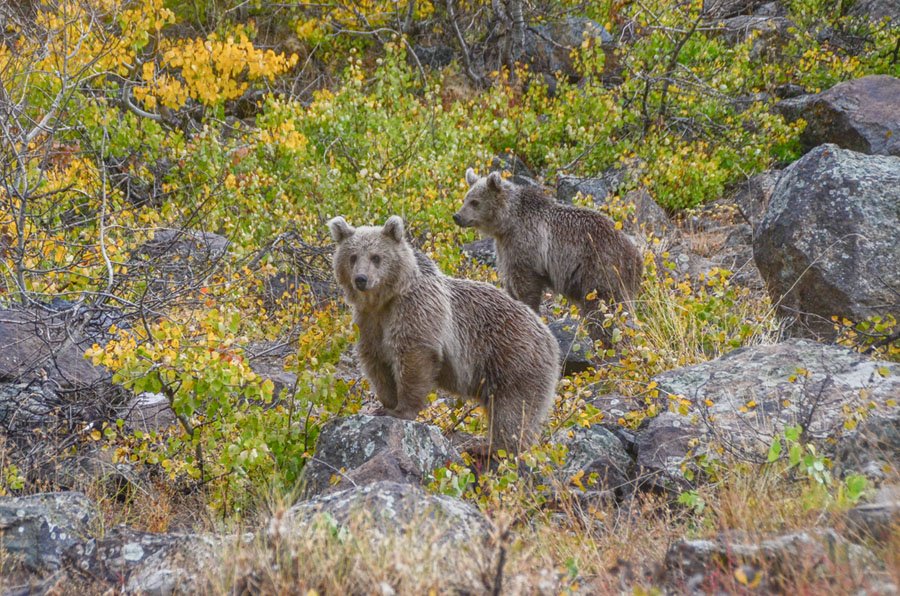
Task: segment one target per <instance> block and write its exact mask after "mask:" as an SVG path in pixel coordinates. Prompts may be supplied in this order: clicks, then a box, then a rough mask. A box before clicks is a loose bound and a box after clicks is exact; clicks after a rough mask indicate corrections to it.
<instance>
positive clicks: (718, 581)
mask: <svg viewBox="0 0 900 596" xmlns="http://www.w3.org/2000/svg"><path fill="white" fill-rule="evenodd" d="M875 561H876V560H875V557H874V555H873V554H872V553H871V552H870V551H868V550H867V549H865V548H863V547H861V546H858V545H856V544H852V543H850V542H848V541H847V540H846V539H844V538H843V537H842V536H841V535H840V534H838V533H837V532H835V531H834V530H832V529H830V528H827V529H823V530H813V531H806V532H793V533H790V534H784V535H781V536H770V537H768V538H765V539H763V540H757V539H754V538H752V537H749V536H741V535H739V534H736V533H735V534H733V535H728V534H725V535H720V536H719V537H717V538H716V539H715V540H688V539H682V540H679V541H677V542H675V544H673V545H672V546H671V547H669V550H668V552H667V553H666V559H665V563H664V572H663V577H664V581H665V583H666V584H667V585H668V586H670V587H671V589H673V590H674V591H675V592H676V593H723V590H727V589H728V587H729V586H730V587H732V589H733V588H734V587H735V583H734V582H733V581H732V578H734V577H736V576H738V574H739V573H743V575H744V576H745V577H746V579H747V582H746V583H748V584H751V585H754V586H755V587H756V590H757V591H758V592H759V593H761V594H765V593H771V592H772V591H775V592H781V591H782V589H783V588H784V585H782V584H780V583H778V582H780V581H786V582H788V584H790V583H791V580H792V578H793V579H800V578H794V577H793V576H795V574H797V573H806V572H810V571H814V570H817V569H819V570H827V569H829V568H833V566H834V565H835V564H838V565H842V566H843V565H847V566H850V567H851V568H852V569H853V570H854V571H863V570H865V569H869V568H875V566H876V562H875Z"/></svg>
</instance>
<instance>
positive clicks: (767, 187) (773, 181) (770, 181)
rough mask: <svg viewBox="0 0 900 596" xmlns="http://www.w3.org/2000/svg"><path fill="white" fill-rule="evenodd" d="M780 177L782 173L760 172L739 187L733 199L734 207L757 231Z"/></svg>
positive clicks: (774, 171)
mask: <svg viewBox="0 0 900 596" xmlns="http://www.w3.org/2000/svg"><path fill="white" fill-rule="evenodd" d="M780 177H781V172H780V171H778V170H767V171H765V172H760V173H759V174H756V175H755V176H751V177H750V178H748V179H747V181H746V182H743V183H741V184H740V185H738V187H737V189H736V190H735V193H734V195H733V196H732V197H731V200H732V201H733V203H734V205H735V206H736V207H737V208H738V209H739V210H740V213H741V217H743V218H744V221H746V222H747V223H748V224H749V225H750V226H751V227H752V228H754V229H755V228H756V226H757V225H759V222H760V221H762V218H763V216H765V214H766V209H767V208H768V206H769V201H770V200H771V199H772V192H773V191H774V190H775V186H776V185H777V184H778V179H779V178H780Z"/></svg>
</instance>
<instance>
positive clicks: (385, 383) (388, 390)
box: [363, 357, 397, 410]
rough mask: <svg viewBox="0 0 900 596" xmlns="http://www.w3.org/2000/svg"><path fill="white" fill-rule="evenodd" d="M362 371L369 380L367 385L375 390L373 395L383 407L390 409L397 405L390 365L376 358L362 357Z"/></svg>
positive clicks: (395, 384)
mask: <svg viewBox="0 0 900 596" xmlns="http://www.w3.org/2000/svg"><path fill="white" fill-rule="evenodd" d="M363 372H365V373H366V378H367V379H368V380H369V385H371V386H372V390H373V391H374V392H375V397H376V398H378V401H380V402H381V405H382V406H383V409H386V410H391V409H393V408H396V407H397V383H396V382H395V381H394V372H393V371H392V370H391V367H390V366H389V365H388V364H387V363H385V362H382V361H381V360H379V359H377V358H374V357H373V358H372V359H371V360H367V359H366V358H363Z"/></svg>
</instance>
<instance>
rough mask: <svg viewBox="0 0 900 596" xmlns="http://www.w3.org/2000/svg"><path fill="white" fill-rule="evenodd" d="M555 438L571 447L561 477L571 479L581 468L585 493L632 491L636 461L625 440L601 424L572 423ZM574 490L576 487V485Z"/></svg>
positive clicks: (623, 493) (566, 479) (622, 493)
mask: <svg viewBox="0 0 900 596" xmlns="http://www.w3.org/2000/svg"><path fill="white" fill-rule="evenodd" d="M553 440H554V441H556V442H559V443H561V444H563V445H565V446H566V447H567V448H568V450H569V451H568V454H567V456H566V462H565V464H564V465H563V466H562V467H561V468H560V470H559V472H560V474H561V476H562V477H561V478H560V480H561V481H562V482H565V483H567V484H568V483H569V482H570V480H571V478H572V477H573V476H575V475H576V474H578V473H579V472H584V475H583V476H581V478H580V480H581V483H582V484H583V485H584V487H585V490H584V493H585V495H584V496H587V497H589V498H590V497H591V496H592V493H600V492H606V493H609V494H612V495H615V496H618V497H622V496H624V495H625V494H627V493H628V492H629V486H630V478H631V471H632V467H633V463H634V462H633V461H632V459H631V456H630V455H628V453H627V452H626V451H625V447H624V446H623V445H622V442H621V441H620V440H619V439H618V438H617V437H616V436H615V435H614V434H613V433H611V432H610V431H608V430H607V429H605V428H603V427H602V426H601V425H599V424H594V425H593V426H591V427H589V428H582V427H578V426H575V427H572V428H567V429H562V430H560V431H558V432H557V433H556V435H555V436H554V437H553ZM573 490H575V489H573Z"/></svg>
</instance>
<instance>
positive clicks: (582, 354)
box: [547, 318, 594, 375]
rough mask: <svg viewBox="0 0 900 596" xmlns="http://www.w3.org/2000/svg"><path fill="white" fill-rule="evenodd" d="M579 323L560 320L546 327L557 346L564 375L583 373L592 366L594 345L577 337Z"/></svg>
mask: <svg viewBox="0 0 900 596" xmlns="http://www.w3.org/2000/svg"><path fill="white" fill-rule="evenodd" d="M580 324H581V322H580V321H575V320H572V319H568V318H567V319H560V320H557V321H550V323H549V324H548V325H547V326H548V327H549V328H550V333H552V334H553V337H555V338H556V342H557V343H558V344H559V357H560V363H561V364H562V372H563V374H564V375H574V374H577V373H580V372H584V371H586V370H587V369H589V368H591V367H592V366H594V361H593V355H594V343H593V342H592V341H591V340H590V339H589V338H587V337H584V336H583V335H578V331H579V329H578V328H579V325H580Z"/></svg>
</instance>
